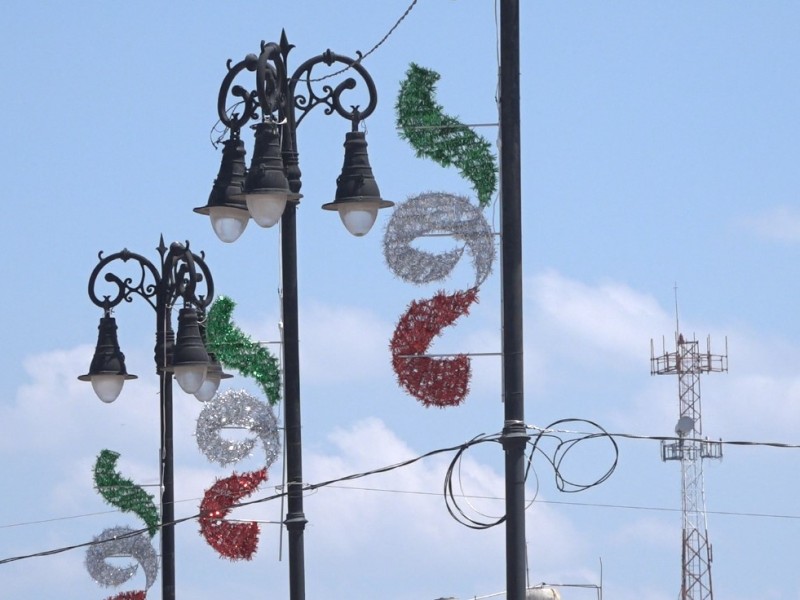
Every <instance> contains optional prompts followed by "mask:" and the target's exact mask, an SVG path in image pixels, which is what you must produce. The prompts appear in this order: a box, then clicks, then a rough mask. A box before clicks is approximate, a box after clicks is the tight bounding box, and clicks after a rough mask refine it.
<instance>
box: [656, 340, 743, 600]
mask: <svg viewBox="0 0 800 600" xmlns="http://www.w3.org/2000/svg"><path fill="white" fill-rule="evenodd" d="M726 346H727V342H726ZM727 370H728V356H727V348H726V353H725V354H711V341H710V339H708V340H707V346H706V352H705V353H702V354H701V353H700V351H699V344H698V342H697V341H696V340H691V341H687V340H686V339H685V338H684V337H683V335H682V334H680V333H676V339H675V352H666V350H665V351H664V352H663V353H662V354H661V356H655V352H654V349H653V344H652V342H651V345H650V373H651V375H677V376H678V400H679V405H680V416H679V418H678V424H677V426H676V427H675V433H676V434H677V435H678V441H677V442H662V444H661V459H662V460H664V461H668V460H678V461H680V463H681V508H682V513H683V536H682V550H681V564H682V568H681V593H680V598H681V600H713V598H714V593H713V591H712V587H711V561H712V551H711V544H710V542H709V541H708V527H707V519H706V506H705V490H704V486H703V460H704V459H707V458H715V459H719V458H722V444H721V443H720V442H713V441H710V440H708V439H707V438H703V421H702V411H701V402H700V375H701V374H702V373H711V372H723V371H727Z"/></svg>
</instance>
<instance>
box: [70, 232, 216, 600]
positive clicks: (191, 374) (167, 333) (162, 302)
mask: <svg viewBox="0 0 800 600" xmlns="http://www.w3.org/2000/svg"><path fill="white" fill-rule="evenodd" d="M157 250H158V253H159V257H160V260H159V264H158V265H155V264H153V263H152V262H150V261H149V260H148V259H146V258H145V257H144V256H141V255H140V254H136V253H134V252H130V251H129V250H127V249H125V250H122V251H120V252H116V253H114V254H110V255H108V256H105V257H104V256H103V254H102V252H101V253H100V254H99V258H100V261H99V262H98V264H97V266H96V267H95V268H94V270H93V271H92V274H91V276H90V277H89V298H90V299H91V300H92V302H93V303H94V304H95V305H97V306H99V307H100V308H102V309H103V317H102V318H101V320H100V327H99V330H100V333H99V336H98V343H97V347H96V349H95V354H94V358H93V359H92V364H91V366H90V368H89V373H87V374H86V375H81V376H80V377H79V379H81V380H82V381H91V383H92V387H93V388H94V390H95V392H96V393H97V395H98V396H99V397H100V399H101V400H103V401H104V402H113V401H114V400H115V399H116V398H117V396H118V395H119V393H120V392H121V391H122V385H123V383H124V381H125V380H128V379H135V378H136V376H135V375H129V374H128V372H127V370H126V367H125V356H124V355H123V354H122V352H121V351H120V349H119V343H118V342H117V334H116V330H117V326H116V322H115V319H114V317H112V316H111V313H112V310H113V309H114V308H115V307H116V306H117V305H119V304H120V303H122V302H123V301H124V302H131V301H132V300H133V297H134V296H140V297H142V298H144V299H145V301H147V303H148V304H149V305H150V306H151V307H152V308H153V309H154V311H155V313H156V345H155V362H156V371H157V372H158V375H159V379H160V408H161V477H162V479H161V522H162V526H161V582H162V598H163V599H164V600H174V599H175V530H174V521H175V485H174V469H173V434H172V380H173V375H174V376H175V379H177V381H178V384H179V385H180V386H181V388H182V389H183V390H184V391H185V392H186V393H190V394H195V393H196V394H198V395H199V394H201V393H204V392H207V391H208V390H205V389H203V391H202V392H201V388H203V386H204V385H206V386H207V385H209V381H210V384H211V385H212V387H214V384H216V385H219V377H218V376H217V377H216V380H215V381H214V376H213V375H212V373H213V371H214V367H218V366H219V365H218V364H214V363H213V362H212V361H213V358H211V359H210V357H209V355H208V353H207V352H206V350H205V346H204V343H203V339H202V335H201V333H200V327H199V324H198V314H199V315H200V316H201V317H202V315H203V314H204V312H205V309H206V307H207V306H208V305H209V304H210V303H211V300H212V298H213V295H214V284H213V280H212V279H211V273H210V272H209V270H208V267H207V266H206V263H205V261H204V260H203V255H202V254H201V255H197V254H194V253H193V252H192V251H191V250H189V244H188V242H187V243H186V244H185V245H184V244H179V243H173V244H172V245H171V246H170V247H169V248H167V247H166V246H165V245H164V239H163V237H162V238H161V241H160V244H159V247H158V248H157ZM118 262H122V263H126V264H132V265H135V266H134V271H135V274H134V276H123V277H120V276H118V275H116V274H115V273H113V272H111V265H113V264H116V263H118ZM137 267H138V271H136V268H137ZM103 273H104V276H103V279H104V281H105V282H107V283H108V284H110V285H111V288H112V293H111V294H103V293H101V292H99V290H98V287H99V286H98V277H99V276H100V275H101V274H103ZM201 282H202V283H203V284H204V286H203V289H202V290H198V283H201ZM199 291H202V292H204V293H202V294H201V293H198V292H199ZM179 301H180V302H182V303H183V308H181V310H180V313H179V316H178V332H177V339H176V335H175V333H174V331H173V329H172V318H171V311H172V309H173V307H174V306H175V305H176V303H178V302H179ZM210 362H212V364H211V366H210V365H209V363H210ZM210 372H211V373H210ZM207 376H208V377H207ZM215 389H216V388H215ZM212 394H213V392H212Z"/></svg>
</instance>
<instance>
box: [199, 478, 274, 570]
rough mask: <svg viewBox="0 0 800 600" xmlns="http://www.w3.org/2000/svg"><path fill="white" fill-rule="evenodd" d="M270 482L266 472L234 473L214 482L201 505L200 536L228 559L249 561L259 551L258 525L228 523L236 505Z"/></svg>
mask: <svg viewBox="0 0 800 600" xmlns="http://www.w3.org/2000/svg"><path fill="white" fill-rule="evenodd" d="M266 480H267V469H266V468H264V469H261V470H260V471H253V472H252V473H242V474H241V475H237V474H236V473H234V474H233V475H231V476H230V477H226V478H225V479H218V480H217V481H215V482H214V485H212V486H211V487H210V488H209V489H208V490H207V491H206V493H205V495H204V496H203V501H202V502H201V503H200V534H201V535H202V536H203V537H204V538H205V539H206V541H207V542H208V543H209V544H210V545H211V547H212V548H214V549H215V550H216V551H217V552H219V553H220V554H221V555H222V556H224V557H225V558H230V559H231V560H250V559H251V558H253V554H255V552H256V549H257V548H258V534H259V527H258V523H228V522H227V521H225V520H224V519H225V517H226V516H227V515H228V513H229V512H230V511H231V508H232V507H233V505H235V504H237V503H238V501H239V500H241V499H242V498H245V497H247V496H249V495H250V494H252V493H253V492H254V491H255V490H256V488H257V487H258V486H259V485H260V484H261V483H263V482H264V481H266Z"/></svg>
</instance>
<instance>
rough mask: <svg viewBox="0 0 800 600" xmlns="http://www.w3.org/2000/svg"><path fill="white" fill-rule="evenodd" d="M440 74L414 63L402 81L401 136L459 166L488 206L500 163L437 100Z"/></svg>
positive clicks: (434, 157)
mask: <svg viewBox="0 0 800 600" xmlns="http://www.w3.org/2000/svg"><path fill="white" fill-rule="evenodd" d="M439 79H440V75H439V74H438V73H436V72H435V71H432V70H430V69H425V68H423V67H420V66H419V65H417V64H414V63H411V65H410V67H409V69H408V71H407V72H406V78H405V79H404V80H403V81H402V82H401V83H400V92H399V94H398V96H397V103H396V104H395V110H396V112H397V126H398V128H399V129H400V137H401V138H403V139H405V140H407V141H408V143H409V144H411V146H412V147H413V148H414V150H416V152H417V156H419V157H427V158H431V159H432V160H434V161H436V162H437V163H439V164H440V165H442V166H445V167H449V166H455V167H456V168H457V169H458V170H459V172H460V173H461V174H462V175H463V176H464V177H465V178H466V179H468V180H469V181H470V182H472V187H473V189H474V190H475V193H476V194H477V195H478V204H480V205H481V206H487V205H488V204H489V202H491V199H492V195H493V194H494V192H495V191H496V190H497V165H496V162H495V157H494V155H493V154H492V152H491V150H490V148H491V146H490V144H489V142H488V141H486V140H485V139H484V138H483V137H481V136H479V135H477V134H476V133H475V132H474V131H472V129H470V128H469V127H467V126H466V125H464V124H462V123H461V122H460V121H459V120H458V119H456V118H454V117H450V116H448V115H446V114H444V111H443V108H442V107H441V106H440V105H439V104H437V103H436V100H435V96H436V82H437V81H439Z"/></svg>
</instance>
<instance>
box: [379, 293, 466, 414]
mask: <svg viewBox="0 0 800 600" xmlns="http://www.w3.org/2000/svg"><path fill="white" fill-rule="evenodd" d="M477 300H478V290H477V288H471V289H469V290H465V291H459V292H455V293H454V294H445V293H444V292H439V293H438V294H436V295H435V296H434V297H433V298H431V299H429V300H421V301H420V300H415V301H414V302H412V303H411V304H410V306H409V307H408V310H406V312H405V314H404V315H403V316H402V317H401V318H400V322H399V323H398V324H397V327H396V328H395V332H394V335H393V336H392V341H391V343H390V348H391V352H392V367H394V372H395V375H397V382H398V383H399V384H400V386H401V387H402V388H403V389H405V390H406V391H407V392H408V393H409V394H411V395H412V396H414V397H415V398H416V399H417V400H419V401H420V402H422V404H424V405H425V406H438V407H442V408H443V407H446V406H458V405H459V404H461V402H463V401H464V398H466V396H467V393H468V392H469V380H470V376H471V369H470V359H469V357H468V356H466V355H464V354H459V355H456V356H454V357H448V358H432V357H428V356H415V355H420V354H425V353H426V352H427V351H428V348H429V347H430V345H431V342H432V341H433V339H434V338H435V337H436V336H438V335H440V334H441V331H442V329H444V328H445V327H447V326H449V325H452V324H453V323H454V322H455V321H456V319H458V318H459V317H460V316H462V315H466V314H468V313H469V307H470V305H472V304H473V303H474V302H477Z"/></svg>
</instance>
